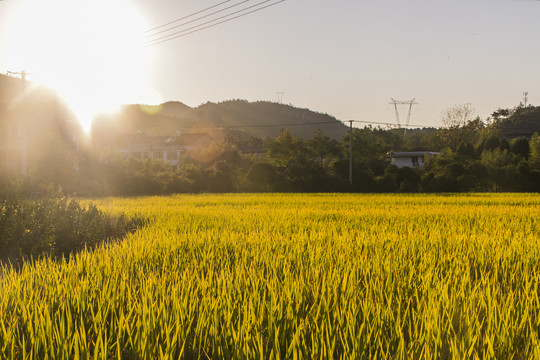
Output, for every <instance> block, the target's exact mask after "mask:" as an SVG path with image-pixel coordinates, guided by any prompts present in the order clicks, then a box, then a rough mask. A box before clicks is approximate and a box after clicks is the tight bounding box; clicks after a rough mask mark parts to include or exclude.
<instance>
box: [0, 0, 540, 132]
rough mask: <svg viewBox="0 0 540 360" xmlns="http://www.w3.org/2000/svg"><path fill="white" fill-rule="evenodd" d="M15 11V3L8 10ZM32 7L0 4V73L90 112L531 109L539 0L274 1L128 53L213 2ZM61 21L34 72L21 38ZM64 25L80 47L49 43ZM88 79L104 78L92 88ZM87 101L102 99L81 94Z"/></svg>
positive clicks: (342, 113) (376, 117)
mask: <svg viewBox="0 0 540 360" xmlns="http://www.w3.org/2000/svg"><path fill="white" fill-rule="evenodd" d="M239 2H240V1H231V2H229V4H227V5H223V6H222V7H225V6H230V5H231V4H234V3H239ZM272 2H276V0H272ZM23 3H24V4H26V5H27V6H28V7H26V8H24V7H23V9H25V10H24V11H21V7H20V6H21V4H23ZM36 3H37V2H36V1H30V0H5V1H1V2H0V24H1V25H0V31H1V33H0V72H3V73H5V72H7V71H21V70H24V71H28V72H29V73H30V74H33V76H34V77H35V78H38V79H44V80H43V81H42V82H44V83H45V85H48V83H51V84H49V85H51V86H52V87H53V88H54V87H56V88H57V89H58V90H59V91H60V92H64V94H63V96H65V97H67V98H69V97H70V96H71V97H72V99H78V100H71V102H72V103H74V102H77V101H79V102H80V101H81V99H91V101H90V102H91V103H92V104H93V105H94V106H96V108H95V109H92V110H95V111H99V110H102V109H98V108H99V107H105V103H106V104H107V106H110V105H111V104H112V103H118V104H120V103H129V102H131V103H135V102H137V103H147V104H152V103H159V102H163V101H168V100H177V101H181V102H184V103H186V104H188V105H190V106H197V105H199V104H201V103H204V102H207V101H214V102H218V101H223V100H227V99H236V98H240V99H246V100H249V101H256V100H269V101H278V98H279V100H281V101H282V102H284V103H290V104H292V105H295V106H299V107H306V108H310V109H312V110H316V111H320V112H323V113H328V114H331V115H334V116H336V117H337V118H338V119H340V120H348V119H357V120H363V121H375V122H395V115H394V113H393V107H392V106H390V105H389V104H388V103H389V101H390V98H395V99H398V100H410V99H412V98H416V101H417V102H418V105H415V106H414V107H413V114H412V118H411V123H413V124H421V125H426V126H428V125H431V126H437V125H440V124H441V120H440V115H441V111H442V110H444V109H446V108H448V107H451V106H453V105H454V104H463V103H471V104H472V106H473V107H474V108H475V109H476V112H477V115H479V116H481V117H482V118H483V119H485V118H486V117H487V116H489V114H490V113H491V112H493V111H494V110H496V109H497V108H504V107H513V106H516V105H518V104H519V102H520V101H523V92H524V91H527V92H528V94H529V97H528V101H529V103H532V104H539V103H540V85H539V84H540V81H539V80H540V70H539V65H538V64H540V48H539V47H538V46H537V41H538V40H537V35H538V34H539V33H540V22H538V21H537V19H538V15H539V14H540V2H538V1H534V0H521V1H519V0H489V1H488V0H468V1H465V0H456V1H442V0H441V1H438V0H435V1H434V0H430V1H428V0H410V1H397V0H386V1H352V0H350V1H328V0H287V1H284V2H282V3H279V4H276V5H275V6H271V7H269V8H267V9H264V10H261V11H258V12H256V13H253V14H250V15H247V16H244V17H242V18H238V19H235V20H232V21H230V22H227V23H224V24H221V25H218V26H215V27H212V28H209V29H206V30H203V31H199V32H196V33H193V34H189V35H186V36H183V37H180V38H178V39H174V40H171V41H166V42H163V43H160V44H156V45H153V46H141V44H144V43H145V41H147V40H148V39H145V37H144V36H145V34H144V30H147V29H150V28H153V27H155V26H159V25H162V24H164V23H167V22H169V21H171V20H175V19H178V18H181V17H183V16H186V15H189V14H192V13H194V12H197V11H199V10H201V9H204V8H207V7H210V6H212V5H215V4H217V3H219V1H212V0H205V1H195V0H188V1H182V2H178V1H172V0H165V1H163V0H162V1H159V2H156V1H150V0H132V1H129V2H128V1H123V2H120V1H119V0H110V1H107V2H95V1H94V2H92V4H94V5H93V9H94V10H95V11H94V12H83V11H81V10H80V9H81V7H83V6H85V4H86V5H87V4H90V2H86V1H80V2H78V3H75V4H77V5H73V4H72V5H71V6H69V7H67V6H66V5H65V4H66V3H65V2H64V3H62V2H61V1H59V0H56V1H53V2H52V3H50V4H52V5H50V4H49V6H48V7H49V9H50V11H47V12H43V11H41V12H40V13H34V14H32V17H29V14H28V11H29V10H28V9H33V8H32V6H34V5H35V4H36ZM255 3H257V2H255V1H250V2H246V4H245V5H241V6H239V8H240V7H245V6H249V5H251V4H255ZM55 6H56V8H55ZM126 9H130V14H136V15H133V16H132V15H129V16H128V15H126V13H127V12H126ZM74 13H78V16H82V18H83V19H87V20H88V21H85V22H82V23H81V21H79V22H78V23H77V24H74V23H68V24H67V25H66V26H64V27H59V28H57V29H56V31H57V33H56V34H57V35H58V36H49V37H48V38H42V39H41V40H40V42H39V43H40V44H43V42H45V43H46V45H47V46H44V47H43V48H42V50H41V52H42V53H43V52H47V51H48V53H47V56H46V60H47V61H48V62H49V64H54V63H55V61H58V62H59V63H61V64H62V65H61V66H60V67H56V70H54V71H52V72H51V74H52V76H51V74H46V72H47V71H49V69H50V68H54V66H47V67H44V66H40V65H42V64H43V61H44V60H43V59H40V57H39V56H37V55H36V52H33V51H32V49H34V48H35V46H36V45H34V47H33V48H32V47H31V49H30V50H28V47H27V46H25V45H24V44H25V43H32V41H34V40H35V39H36V38H39V36H40V34H41V35H42V34H43V33H44V32H46V29H47V28H48V27H49V26H47V24H55V23H58V22H59V21H62V20H63V19H64V20H65V19H66V18H70V19H73V18H74ZM81 13H82V15H81ZM28 18H31V19H32V21H33V23H31V24H26V25H25V28H24V29H26V30H28V32H27V33H26V35H25V36H24V37H21V36H20V34H19V33H20V32H21V31H22V30H21V27H20V25H19V26H18V27H17V26H16V24H21V22H22V21H23V20H24V19H26V20H28ZM134 19H136V20H134ZM34 26H35V27H34ZM75 29H76V30H77V31H83V33H84V34H86V35H87V37H86V39H81V38H80V36H74V37H66V36H60V35H65V34H73V33H74V32H75ZM139 31H140V32H139ZM92 34H99V37H93V36H94V35H92ZM75 35H76V34H75ZM134 35H136V36H134ZM96 36H97V35H96ZM104 39H114V41H115V42H112V43H107V46H104V47H100V46H97V48H95V49H98V50H95V49H93V48H91V49H93V50H91V52H90V53H87V52H84V51H83V50H81V49H82V48H81V47H80V45H81V44H80V43H79V42H83V41H84V42H85V44H86V45H87V44H88V43H92V42H96V43H97V44H102V43H106V41H105V40H104ZM124 39H125V40H124ZM139 40H140V42H139ZM126 43H127V44H131V45H130V46H129V47H126V46H125V44H126ZM114 44H117V45H118V46H114ZM84 49H88V46H86V47H85V48H84ZM134 49H137V50H134ZM34 50H35V49H34ZM85 51H86V50H85ZM92 51H94V52H95V51H98V52H99V54H98V55H96V54H94V53H93V52H92ZM90 54H92V55H93V57H92V59H91V60H89V57H90ZM68 55H69V56H68ZM85 74H92V75H91V76H93V77H92V78H91V79H93V80H88V78H87V77H86V75H85ZM98 74H104V76H102V77H98V79H99V81H98V80H96V81H94V80H95V79H96V76H98ZM54 78H56V80H57V81H56V82H55V81H53V79H54ZM59 78H60V79H59ZM68 79H76V81H67V80H68ZM58 80H64V81H58ZM52 83H55V84H56V85H58V84H64V85H58V86H55V84H52ZM79 83H82V84H83V85H84V86H79V85H77V84H79ZM65 84H68V85H65ZM278 93H279V95H278ZM74 94H76V96H75V95H74ZM100 94H101V95H100ZM103 94H106V95H105V96H104V95H103ZM100 96H101V97H102V98H106V100H101V101H95V100H94V99H98V98H100ZM68 101H70V100H68ZM98 103H102V104H98ZM98 105H100V106H98ZM85 106H86V107H89V106H91V105H89V103H88V102H86V105H85ZM91 112H92V111H90V110H89V109H86V111H85V113H86V114H87V116H89V115H88V114H90V113H91ZM84 121H89V120H88V119H87V120H84Z"/></svg>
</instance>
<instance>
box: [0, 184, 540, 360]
mask: <svg viewBox="0 0 540 360" xmlns="http://www.w3.org/2000/svg"><path fill="white" fill-rule="evenodd" d="M92 202H93V203H95V204H96V205H97V206H98V207H99V208H101V209H102V210H104V211H106V212H109V213H113V214H118V213H125V214H127V215H128V216H130V215H135V214H139V215H141V214H143V215H144V216H146V217H149V218H151V219H153V220H152V221H151V222H150V223H149V225H147V226H146V227H144V228H143V229H140V230H139V231H137V232H136V233H135V234H132V235H129V236H128V237H127V238H125V239H124V240H122V241H118V242H114V243H109V244H103V245H101V246H99V247H98V248H96V249H94V250H92V251H89V250H85V251H82V252H80V253H78V254H77V255H76V257H75V258H73V259H71V260H70V261H53V260H51V259H43V260H39V261H34V262H26V263H24V264H23V266H22V268H21V269H19V270H18V271H14V270H12V269H9V268H7V267H5V266H4V267H3V268H2V269H0V358H6V359H33V358H40V359H90V358H93V359H105V358H122V359H156V358H161V359H176V358H188V359H190V358H230V359H232V358H234V359H238V358H246V359H247V358H249V359H255V358H260V359H288V358H293V359H298V358H345V359H354V358H393V359H405V358H516V359H520V358H523V359H525V358H532V357H534V358H537V357H540V344H539V336H540V330H539V329H540V301H539V293H540V291H539V288H538V285H539V278H540V243H539V240H540V220H538V219H540V195H538V194H470V195H338V194H318V195H302V194H263V195H259V194H257V195H255V194H242V195H237V194H234V195H233V194H231V195H179V196H171V197H146V198H108V199H100V200H92Z"/></svg>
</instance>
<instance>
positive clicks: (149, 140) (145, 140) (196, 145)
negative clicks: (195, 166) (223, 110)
mask: <svg viewBox="0 0 540 360" xmlns="http://www.w3.org/2000/svg"><path fill="white" fill-rule="evenodd" d="M212 142H213V140H212V138H211V137H210V136H209V135H208V134H180V133H179V134H177V135H176V136H155V135H146V134H142V133H140V132H137V133H126V134H121V135H118V136H117V137H116V139H115V142H114V144H113V146H112V148H113V150H114V151H115V152H117V153H119V154H121V155H122V156H123V157H125V158H128V157H133V158H137V159H141V160H144V159H148V158H151V159H158V160H163V161H164V162H166V163H168V164H170V165H171V166H173V167H178V165H179V164H180V162H181V159H182V157H183V155H189V154H190V153H193V152H197V151H201V150H205V149H208V148H209V147H210V145H211V144H212Z"/></svg>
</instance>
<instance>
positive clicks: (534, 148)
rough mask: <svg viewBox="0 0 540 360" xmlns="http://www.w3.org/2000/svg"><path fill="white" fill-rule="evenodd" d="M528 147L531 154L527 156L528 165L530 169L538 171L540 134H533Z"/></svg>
mask: <svg viewBox="0 0 540 360" xmlns="http://www.w3.org/2000/svg"><path fill="white" fill-rule="evenodd" d="M530 147H531V155H530V157H529V167H530V168H531V169H532V170H538V171H540V135H539V134H538V133H534V134H533V136H532V138H531V142H530Z"/></svg>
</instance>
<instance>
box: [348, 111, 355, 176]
mask: <svg viewBox="0 0 540 360" xmlns="http://www.w3.org/2000/svg"><path fill="white" fill-rule="evenodd" d="M353 121H354V120H349V124H350V127H349V184H351V186H352V123H353Z"/></svg>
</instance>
